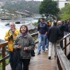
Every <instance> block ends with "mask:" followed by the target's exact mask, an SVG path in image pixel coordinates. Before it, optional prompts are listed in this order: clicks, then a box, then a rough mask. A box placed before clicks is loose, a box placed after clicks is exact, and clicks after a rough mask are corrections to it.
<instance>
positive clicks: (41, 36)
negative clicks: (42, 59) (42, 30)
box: [38, 34, 46, 53]
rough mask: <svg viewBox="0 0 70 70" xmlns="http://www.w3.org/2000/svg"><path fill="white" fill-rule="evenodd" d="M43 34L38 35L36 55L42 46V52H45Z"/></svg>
mask: <svg viewBox="0 0 70 70" xmlns="http://www.w3.org/2000/svg"><path fill="white" fill-rule="evenodd" d="M45 37H46V36H45V34H39V35H38V41H39V43H38V53H39V52H40V51H41V46H42V50H43V51H45Z"/></svg>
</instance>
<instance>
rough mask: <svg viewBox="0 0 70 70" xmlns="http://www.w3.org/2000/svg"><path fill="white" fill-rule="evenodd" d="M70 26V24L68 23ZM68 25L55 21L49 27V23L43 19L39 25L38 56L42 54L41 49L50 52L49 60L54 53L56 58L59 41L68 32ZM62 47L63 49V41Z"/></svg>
mask: <svg viewBox="0 0 70 70" xmlns="http://www.w3.org/2000/svg"><path fill="white" fill-rule="evenodd" d="M68 24H70V22H69V23H68ZM68 24H67V23H63V22H62V21H60V20H59V21H56V20H54V21H53V23H52V24H51V25H50V26H48V22H46V20H45V19H44V18H41V19H40V21H39V23H38V55H39V54H41V48H42V50H43V52H45V50H48V59H51V57H52V53H53V54H54V55H53V56H55V57H56V55H57V54H56V45H57V41H58V40H59V39H61V38H62V37H63V36H64V33H65V32H68V26H69V25H68ZM60 46H61V48H63V41H60Z"/></svg>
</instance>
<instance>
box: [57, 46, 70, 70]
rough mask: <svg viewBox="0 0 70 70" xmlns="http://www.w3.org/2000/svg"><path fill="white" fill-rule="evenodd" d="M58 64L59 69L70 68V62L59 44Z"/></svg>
mask: <svg viewBox="0 0 70 70" xmlns="http://www.w3.org/2000/svg"><path fill="white" fill-rule="evenodd" d="M57 64H58V68H59V70H70V62H69V60H68V59H67V57H66V56H65V54H64V52H63V51H62V49H61V48H60V47H59V46H57Z"/></svg>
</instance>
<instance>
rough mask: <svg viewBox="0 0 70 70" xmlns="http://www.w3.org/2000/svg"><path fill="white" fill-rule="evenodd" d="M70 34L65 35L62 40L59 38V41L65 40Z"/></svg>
mask: <svg viewBox="0 0 70 70" xmlns="http://www.w3.org/2000/svg"><path fill="white" fill-rule="evenodd" d="M69 36H70V33H68V34H67V35H65V36H64V37H63V38H61V39H60V40H58V41H57V42H60V41H62V40H64V39H65V38H67V37H69Z"/></svg>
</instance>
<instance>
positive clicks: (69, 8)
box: [59, 4, 70, 20]
mask: <svg viewBox="0 0 70 70" xmlns="http://www.w3.org/2000/svg"><path fill="white" fill-rule="evenodd" d="M59 17H60V19H62V20H66V19H69V18H70V4H67V5H66V6H65V7H64V8H62V9H61V10H60V12H59Z"/></svg>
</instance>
